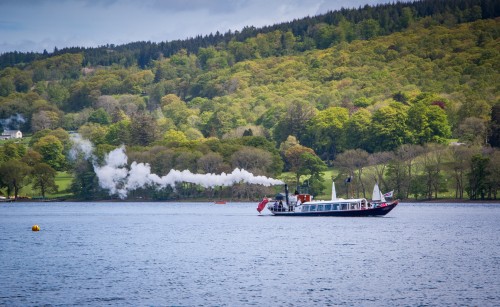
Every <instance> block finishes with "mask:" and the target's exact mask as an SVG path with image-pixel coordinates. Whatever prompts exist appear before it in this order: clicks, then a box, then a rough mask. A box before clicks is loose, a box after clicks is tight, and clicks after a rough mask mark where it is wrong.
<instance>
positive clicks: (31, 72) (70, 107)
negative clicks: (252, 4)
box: [0, 0, 500, 199]
mask: <svg viewBox="0 0 500 307" xmlns="http://www.w3.org/2000/svg"><path fill="white" fill-rule="evenodd" d="M499 6H500V5H499V4H498V2H497V1H486V0H483V1H479V0H463V1H418V2H414V3H396V4H387V5H379V6H376V7H368V6H367V7H364V8H359V9H349V10H348V9H345V10H341V11H336V12H330V13H328V14H325V15H321V16H316V17H308V18H304V19H301V20H295V21H291V22H289V23H283V24H280V25H275V26H271V27H266V28H263V29H255V28H252V27H249V28H246V29H244V30H243V31H241V32H237V33H226V34H224V35H222V34H219V33H217V34H215V35H209V36H205V37H197V38H193V39H187V40H184V41H176V42H165V43H159V44H158V43H150V42H148V43H145V42H138V43H131V44H128V45H123V46H105V47H100V48H67V49H61V50H54V52H53V53H48V52H45V53H43V54H33V53H27V54H23V53H17V52H13V53H7V54H4V55H1V56H0V66H1V67H3V69H1V70H0V119H1V123H2V126H3V129H2V127H0V130H7V129H20V130H21V131H22V132H23V133H24V134H25V135H31V138H30V139H29V144H27V146H26V145H24V144H22V143H16V142H14V141H4V142H3V143H0V145H2V147H0V174H1V175H2V176H0V186H2V187H4V189H3V191H4V192H5V194H9V195H10V194H16V195H17V194H18V192H19V191H20V189H21V188H22V187H23V186H26V185H28V184H31V186H32V188H33V189H34V190H37V191H40V193H41V194H45V192H46V191H48V192H50V191H54V190H55V189H54V187H53V186H48V187H43V185H44V182H53V178H55V175H56V171H70V172H71V173H72V174H73V178H74V180H73V183H72V186H71V192H72V193H73V194H74V195H75V196H76V197H78V198H88V197H96V198H101V197H103V198H104V197H107V196H106V195H107V191H104V190H102V188H100V187H99V184H98V181H97V178H96V175H95V170H94V168H95V164H96V163H97V164H99V163H103V160H102V159H103V157H104V155H105V154H106V153H108V152H109V151H111V150H113V149H115V148H117V147H119V146H121V145H126V150H127V154H128V156H129V163H130V162H132V161H138V162H147V163H150V165H151V168H152V171H153V172H154V173H156V174H159V175H164V174H166V173H168V172H169V170H170V169H179V170H183V169H187V170H190V171H192V172H199V173H221V172H231V170H232V169H234V168H243V169H246V170H249V171H251V172H253V173H254V174H256V175H266V176H279V175H280V174H281V173H282V172H283V171H290V172H291V173H293V174H294V175H293V178H288V179H287V178H284V179H285V180H286V181H289V182H291V183H293V184H295V183H297V184H299V185H300V184H306V185H308V187H309V189H310V190H311V192H314V193H317V194H319V193H322V192H323V189H324V187H323V185H324V184H323V180H324V178H323V175H322V174H323V172H324V171H325V170H326V166H334V167H335V170H336V174H338V177H337V179H340V180H342V178H345V177H346V176H350V177H352V178H353V181H352V182H353V183H352V184H353V187H354V189H353V190H354V191H355V192H356V193H357V194H358V195H360V194H363V193H366V189H365V185H366V183H367V182H368V181H373V180H377V181H379V182H381V184H382V185H383V188H387V189H389V188H394V189H396V193H397V194H398V196H400V197H405V198H407V197H410V196H412V195H414V196H415V197H425V198H432V197H437V196H438V193H442V192H444V191H448V190H450V189H454V190H453V191H454V192H455V195H456V197H459V198H462V197H464V192H467V196H469V197H470V198H484V197H489V198H496V193H497V190H498V189H499V187H500V179H499V178H498V174H500V171H499V172H495V171H494V170H495V169H498V168H499V164H500V162H499V161H500V160H499V152H498V151H497V150H495V149H491V148H495V147H498V146H499V144H500V137H499V136H500V101H499V87H500V82H499V81H498V80H500V19H499V18H498V17H497V16H499V15H500V7H499ZM74 132H78V133H79V134H80V135H81V136H83V137H84V138H86V139H89V140H90V141H91V142H92V144H93V145H94V146H95V154H96V155H97V157H98V158H99V160H98V161H95V162H94V165H93V164H92V161H88V160H85V159H82V157H80V158H79V159H78V157H76V158H75V157H73V159H71V158H70V154H69V153H70V149H71V146H72V142H71V141H70V134H73V133H74ZM450 139H455V140H454V141H456V142H458V143H459V144H462V145H459V146H453V147H449V146H448V144H449V143H450ZM356 159H357V160H356ZM370 165H371V167H369V166H370ZM368 167H369V171H366V172H365V173H363V169H367V168H368ZM388 170H390V171H388ZM448 179H449V182H448ZM452 181H453V182H454V184H453V185H452V184H450V182H452ZM42 189H43V190H42ZM266 189H267V188H259V187H254V186H250V185H244V184H241V185H238V186H236V187H234V188H232V189H230V190H229V189H226V190H223V189H222V188H221V189H211V190H209V191H207V190H205V189H202V188H200V187H199V186H196V185H192V184H180V185H179V187H178V188H177V189H175V190H174V189H162V190H159V191H157V190H156V189H155V187H152V186H143V187H141V188H138V189H136V190H135V191H134V192H133V193H132V195H131V196H132V197H143V196H145V195H146V196H147V197H150V198H154V199H169V198H175V197H186V196H187V195H191V196H193V195H194V196H197V197H202V196H203V197H215V196H216V195H219V196H224V195H226V196H227V197H233V198H252V197H255V196H258V195H260V194H261V193H263V192H266ZM268 191H269V190H268ZM268 191H267V192H268Z"/></svg>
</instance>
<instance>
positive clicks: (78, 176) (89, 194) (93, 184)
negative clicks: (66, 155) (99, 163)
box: [70, 159, 103, 200]
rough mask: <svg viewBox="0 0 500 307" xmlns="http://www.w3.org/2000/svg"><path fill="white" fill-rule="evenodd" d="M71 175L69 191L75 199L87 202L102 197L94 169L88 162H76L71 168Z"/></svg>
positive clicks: (80, 160) (81, 160)
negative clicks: (72, 174)
mask: <svg viewBox="0 0 500 307" xmlns="http://www.w3.org/2000/svg"><path fill="white" fill-rule="evenodd" d="M73 173H74V177H73V181H72V182H71V188H70V189H71V192H72V193H73V195H75V197H76V198H77V199H85V200H89V199H95V198H97V197H100V196H103V193H102V189H101V188H99V182H98V179H97V176H96V174H95V172H94V167H93V165H92V163H91V162H90V161H87V160H84V159H79V160H77V161H76V162H75V165H74V167H73Z"/></svg>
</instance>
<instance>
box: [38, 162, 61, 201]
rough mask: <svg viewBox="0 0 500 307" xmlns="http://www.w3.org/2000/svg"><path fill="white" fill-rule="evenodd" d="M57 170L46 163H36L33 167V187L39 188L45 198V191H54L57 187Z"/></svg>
mask: <svg viewBox="0 0 500 307" xmlns="http://www.w3.org/2000/svg"><path fill="white" fill-rule="evenodd" d="M56 174H57V172H56V171H55V170H54V169H53V168H52V167H50V165H48V164H46V163H38V164H36V165H35V166H34V167H33V171H32V175H31V177H32V184H33V188H34V189H36V190H40V193H41V194H42V197H43V198H45V193H47V192H49V193H55V192H57V189H58V188H59V187H58V186H57V185H56V181H55V178H56Z"/></svg>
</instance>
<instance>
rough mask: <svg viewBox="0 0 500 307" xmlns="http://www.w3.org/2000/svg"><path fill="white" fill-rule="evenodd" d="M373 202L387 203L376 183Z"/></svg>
mask: <svg viewBox="0 0 500 307" xmlns="http://www.w3.org/2000/svg"><path fill="white" fill-rule="evenodd" d="M372 200H374V201H381V202H385V197H384V195H383V194H382V193H381V192H380V189H379V187H378V184H376V183H375V186H374V187H373V193H372Z"/></svg>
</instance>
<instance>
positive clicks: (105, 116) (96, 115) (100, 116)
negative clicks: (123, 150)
mask: <svg viewBox="0 0 500 307" xmlns="http://www.w3.org/2000/svg"><path fill="white" fill-rule="evenodd" d="M89 122H91V123H96V124H101V125H109V124H110V123H111V116H110V115H109V113H108V112H106V110H104V108H99V109H97V110H95V111H94V112H92V113H90V116H89Z"/></svg>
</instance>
